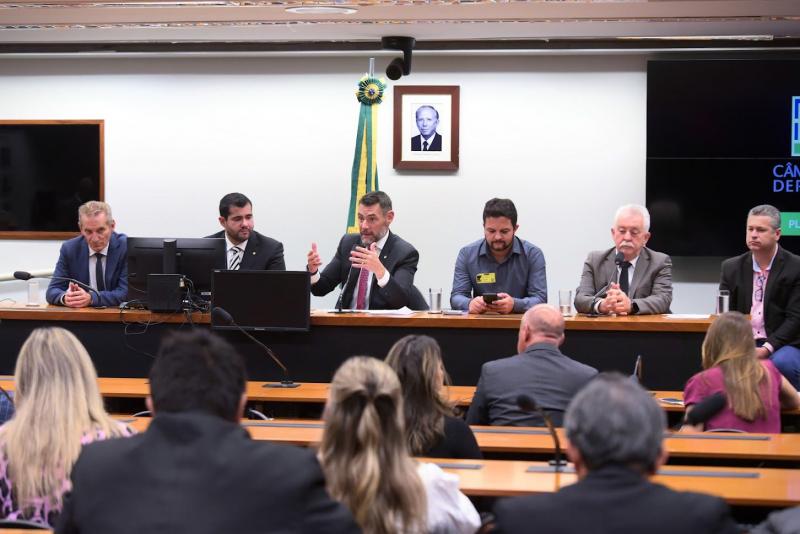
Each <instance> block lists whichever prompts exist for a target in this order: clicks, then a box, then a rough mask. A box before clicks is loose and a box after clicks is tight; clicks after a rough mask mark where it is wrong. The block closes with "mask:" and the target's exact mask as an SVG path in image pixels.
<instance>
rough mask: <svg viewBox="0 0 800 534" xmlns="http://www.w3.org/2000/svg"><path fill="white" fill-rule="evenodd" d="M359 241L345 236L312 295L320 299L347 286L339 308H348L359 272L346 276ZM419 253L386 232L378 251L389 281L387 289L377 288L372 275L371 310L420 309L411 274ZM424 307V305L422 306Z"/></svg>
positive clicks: (358, 236) (354, 237) (355, 236)
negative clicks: (384, 240) (386, 236)
mask: <svg viewBox="0 0 800 534" xmlns="http://www.w3.org/2000/svg"><path fill="white" fill-rule="evenodd" d="M360 241H361V236H360V235H359V234H345V235H344V236H343V237H342V239H341V240H340V241H339V246H338V247H336V255H335V256H334V257H333V259H332V260H331V262H330V263H329V264H328V265H326V266H325V268H324V269H323V270H322V272H321V273H320V278H319V281H317V283H316V284H314V285H312V286H311V293H312V294H314V295H315V296H317V297H322V296H325V295H327V294H328V293H330V292H331V291H333V290H334V289H335V288H336V287H337V286H339V285H342V284H344V283H345V281H346V282H347V287H345V288H344V296H343V297H342V307H343V308H347V307H349V306H350V304H349V303H350V302H351V301H352V300H353V292H354V291H355V289H356V285H357V283H358V270H356V269H353V273H352V274H351V275H350V279H349V280H348V279H347V273H348V272H349V271H350V269H351V264H350V251H351V250H352V249H353V247H354V246H355V245H356V244H358V243H359V242H360ZM418 261H419V252H417V249H415V248H414V247H413V246H412V245H411V244H410V243H409V242H407V241H405V240H403V239H402V238H400V237H399V236H397V235H396V234H394V233H392V232H389V237H388V239H387V240H386V244H385V245H384V247H383V250H381V263H383V266H384V267H385V268H386V270H388V271H389V274H391V277H390V278H389V283H388V284H386V287H380V286H378V281H377V280H376V279H375V275H372V286H371V287H370V291H369V307H370V309H373V310H396V309H399V308H402V307H403V306H408V307H409V308H411V309H419V303H418V296H419V292H418V291H417V290H416V288H415V287H414V273H416V272H417V262H418ZM422 304H423V305H424V302H422Z"/></svg>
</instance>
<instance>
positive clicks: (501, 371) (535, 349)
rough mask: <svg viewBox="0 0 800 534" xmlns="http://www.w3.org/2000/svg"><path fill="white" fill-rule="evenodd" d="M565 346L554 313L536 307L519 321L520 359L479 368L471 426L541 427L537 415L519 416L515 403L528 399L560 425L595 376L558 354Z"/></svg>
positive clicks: (560, 321) (542, 306)
mask: <svg viewBox="0 0 800 534" xmlns="http://www.w3.org/2000/svg"><path fill="white" fill-rule="evenodd" d="M563 342H564V318H563V317H562V316H561V313H560V312H559V311H558V310H556V309H555V308H554V307H552V306H549V305H547V304H537V305H536V306H534V307H533V308H531V309H530V310H528V311H527V312H525V315H523V316H522V322H521V324H520V326H519V337H518V340H517V350H518V351H519V354H517V355H516V356H511V357H510V358H503V359H501V360H495V361H492V362H487V363H485V364H483V367H482V368H481V377H480V379H479V380H478V387H477V388H475V396H474V397H473V398H472V404H471V405H470V407H469V412H468V413H467V423H469V424H470V425H509V426H544V424H545V423H544V420H543V419H542V418H541V417H540V416H539V415H537V414H531V413H528V412H526V411H524V410H522V409H521V408H520V407H519V406H518V405H517V398H518V397H519V396H520V395H522V394H525V395H528V396H530V397H532V398H533V399H534V400H535V401H536V404H537V405H539V406H540V407H541V408H542V409H543V410H544V412H545V413H547V414H548V415H549V416H550V418H551V419H552V420H553V424H555V425H561V421H562V419H563V416H564V411H565V410H566V409H567V405H568V404H569V401H570V400H571V399H572V397H573V396H574V395H575V394H576V393H577V392H578V391H579V390H580V389H581V388H582V387H583V386H584V385H585V384H586V383H587V382H588V381H589V380H591V379H592V378H593V377H594V376H595V375H596V374H597V370H596V369H594V368H593V367H589V366H588V365H584V364H582V363H578V362H576V361H575V360H572V359H571V358H569V357H567V356H565V355H564V354H562V353H561V351H559V350H558V347H559V346H561V344H562V343H563Z"/></svg>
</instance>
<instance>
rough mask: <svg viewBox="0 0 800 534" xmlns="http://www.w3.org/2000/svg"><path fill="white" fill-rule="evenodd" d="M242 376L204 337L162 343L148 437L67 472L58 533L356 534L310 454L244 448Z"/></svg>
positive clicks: (100, 449) (255, 445)
mask: <svg viewBox="0 0 800 534" xmlns="http://www.w3.org/2000/svg"><path fill="white" fill-rule="evenodd" d="M245 383H246V376H245V368H244V362H243V360H242V358H241V356H239V354H238V353H237V352H236V351H235V350H234V349H233V347H231V346H230V345H229V344H228V343H227V342H226V341H224V340H222V339H221V338H219V337H217V336H215V335H214V334H212V333H210V332H208V331H204V330H199V329H198V330H192V331H189V332H176V333H174V334H172V335H170V336H169V337H167V338H166V339H165V340H164V342H163V343H162V345H161V348H160V349H159V352H158V355H157V356H156V359H155V362H154V364H153V367H152V369H151V370H150V395H151V396H150V397H148V398H147V401H146V402H147V406H148V408H149V409H150V410H151V411H152V412H153V414H154V418H153V421H152V422H151V423H150V426H149V427H148V428H147V431H146V432H144V433H143V434H140V435H138V436H134V437H132V438H130V439H127V440H114V441H109V442H104V443H95V444H93V445H92V446H90V447H86V449H85V450H84V451H83V453H82V454H81V456H80V458H79V460H78V462H77V463H76V464H75V469H73V472H72V483H73V491H72V493H71V494H69V495H68V496H66V497H65V499H64V511H63V513H62V517H61V520H60V523H59V528H58V529H57V530H56V532H59V533H77V532H81V533H97V534H107V533H110V532H113V533H115V534H126V533H131V534H133V533H136V534H141V533H149V532H165V533H166V532H169V533H182V532H185V533H200V532H214V533H227V532H230V533H236V534H250V533H252V534H255V533H262V532H303V533H305V532H308V533H312V532H313V533H315V534H316V533H319V532H325V533H328V532H332V533H343V532H348V533H349V532H359V530H358V527H357V525H356V524H355V523H354V522H353V518H352V516H351V515H350V513H349V512H348V511H347V510H346V509H345V508H344V506H342V505H341V504H339V503H337V502H335V501H334V500H332V499H331V498H330V496H329V495H328V494H327V492H326V490H325V480H324V478H323V476H322V471H321V469H320V467H319V463H318V462H317V460H316V458H315V457H314V454H313V453H312V452H311V451H309V450H306V449H301V448H295V447H289V446H283V445H276V444H272V443H268V442H263V441H254V440H252V439H250V437H249V435H248V434H247V431H246V430H245V429H244V428H242V427H241V425H240V424H239V422H240V420H241V417H242V413H243V411H244V408H245V404H246V402H247V396H246V394H245Z"/></svg>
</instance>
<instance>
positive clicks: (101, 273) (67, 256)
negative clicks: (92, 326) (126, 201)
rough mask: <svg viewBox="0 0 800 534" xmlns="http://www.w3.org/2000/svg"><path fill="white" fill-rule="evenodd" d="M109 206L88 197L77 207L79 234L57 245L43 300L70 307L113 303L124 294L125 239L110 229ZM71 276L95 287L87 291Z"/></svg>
mask: <svg viewBox="0 0 800 534" xmlns="http://www.w3.org/2000/svg"><path fill="white" fill-rule="evenodd" d="M114 224H115V223H114V218H113V217H112V216H111V206H109V205H108V204H106V203H105V202H99V201H96V200H91V201H89V202H87V203H85V204H83V205H82V206H81V207H80V208H78V227H79V228H80V230H81V235H80V236H78V237H75V238H73V239H70V240H69V241H65V242H64V244H62V245H61V252H60V254H59V257H58V263H57V264H56V268H55V272H54V273H53V277H54V279H53V280H51V281H50V285H49V286H48V287H47V302H49V303H50V304H60V305H62V306H69V307H70V308H85V307H87V306H95V307H100V306H116V305H118V304H119V303H120V302H122V301H124V300H125V297H126V295H127V294H128V243H127V237H126V236H125V234H118V233H116V232H114ZM57 278H74V279H75V280H78V281H79V282H83V283H84V284H86V285H87V286H90V287H91V288H92V289H94V290H96V293H95V292H89V291H86V290H84V289H83V288H81V287H80V286H78V285H77V284H75V283H72V282H67V281H63V280H58V279H57Z"/></svg>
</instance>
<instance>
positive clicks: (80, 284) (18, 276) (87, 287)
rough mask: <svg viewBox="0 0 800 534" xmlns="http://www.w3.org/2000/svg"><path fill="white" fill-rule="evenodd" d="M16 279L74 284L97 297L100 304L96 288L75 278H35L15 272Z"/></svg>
mask: <svg viewBox="0 0 800 534" xmlns="http://www.w3.org/2000/svg"><path fill="white" fill-rule="evenodd" d="M14 278H16V279H17V280H30V279H31V278H45V279H50V280H61V281H62V282H72V283H73V284H75V285H76V286H78V287H80V288H81V289H83V290H84V291H86V292H87V293H93V294H95V295H97V301H98V304H99V303H100V293H98V292H97V290H96V289H95V288H93V287H92V286H90V285H88V284H84V283H83V282H81V281H79V280H75V279H74V278H67V277H65V276H33V275H32V274H31V273H29V272H28V271H14Z"/></svg>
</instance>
